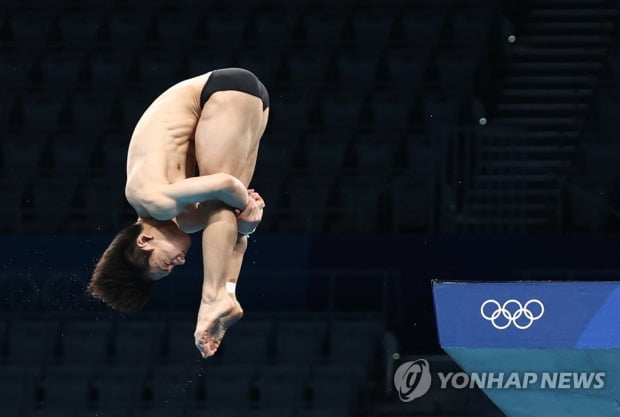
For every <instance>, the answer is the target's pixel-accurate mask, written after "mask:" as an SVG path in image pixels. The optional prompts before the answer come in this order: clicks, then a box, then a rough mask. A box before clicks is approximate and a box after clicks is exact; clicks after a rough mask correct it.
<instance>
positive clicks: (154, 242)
mask: <svg viewBox="0 0 620 417" xmlns="http://www.w3.org/2000/svg"><path fill="white" fill-rule="evenodd" d="M137 244H138V247H140V248H141V249H144V250H149V251H151V256H150V258H149V270H148V273H147V276H148V277H149V278H150V279H152V280H154V281H157V280H160V279H162V278H164V277H166V276H168V275H169V274H170V272H172V270H173V269H174V267H176V266H179V265H183V264H185V257H186V255H187V251H188V249H189V247H190V245H191V239H190V237H189V235H188V234H187V233H185V232H183V231H182V230H181V229H179V228H178V226H177V225H176V223H174V222H172V221H170V222H157V223H156V224H154V225H150V227H149V226H146V225H145V226H144V227H143V231H142V233H141V234H140V235H139V236H138V241H137Z"/></svg>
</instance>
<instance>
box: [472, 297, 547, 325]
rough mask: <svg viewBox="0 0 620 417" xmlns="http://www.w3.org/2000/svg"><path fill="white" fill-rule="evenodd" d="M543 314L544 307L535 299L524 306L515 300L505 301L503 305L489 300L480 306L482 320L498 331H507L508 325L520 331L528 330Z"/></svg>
mask: <svg viewBox="0 0 620 417" xmlns="http://www.w3.org/2000/svg"><path fill="white" fill-rule="evenodd" d="M488 306H493V308H494V310H492V311H490V310H491V309H490V308H488ZM530 307H533V309H531V308H530ZM543 314H545V305H544V304H543V303H542V301H540V300H537V299H535V298H534V299H531V300H529V301H528V302H526V303H525V305H523V304H521V302H519V301H518V300H515V299H510V300H507V301H506V302H504V304H500V303H499V301H497V300H492V299H489V300H486V301H485V302H484V303H482V305H481V306H480V315H481V316H482V318H483V319H485V320H488V321H490V322H491V324H492V325H493V327H495V328H496V329H498V330H504V329H507V328H508V327H510V325H514V326H515V327H516V328H517V329H520V330H525V329H529V328H530V327H531V326H532V324H533V323H534V322H535V321H536V320H538V319H539V318H541V317H542V316H543Z"/></svg>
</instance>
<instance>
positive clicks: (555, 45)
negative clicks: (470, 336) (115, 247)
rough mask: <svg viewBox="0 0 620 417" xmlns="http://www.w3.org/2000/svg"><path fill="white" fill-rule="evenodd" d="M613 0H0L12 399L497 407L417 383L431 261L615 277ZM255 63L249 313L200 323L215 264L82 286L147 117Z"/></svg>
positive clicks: (489, 412)
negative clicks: (260, 89)
mask: <svg viewBox="0 0 620 417" xmlns="http://www.w3.org/2000/svg"><path fill="white" fill-rule="evenodd" d="M619 14H620V4H619V3H618V1H616V0H563V1H560V0H521V1H519V0H514V1H508V0H506V1H502V0H383V1H380V2H379V1H371V0H332V1H326V0H315V1H310V0H308V1H297V2H293V1H286V0H265V1H252V0H232V1H220V2H215V1H212V0H205V1H195V0H176V1H175V0H129V1H120V0H118V1H117V0H102V1H85V2H82V1H77V0H49V1H45V0H23V1H21V0H3V1H2V4H1V5H0V88H1V93H0V138H1V140H0V190H1V191H0V193H1V194H0V195H1V198H2V204H1V205H0V232H1V233H2V235H1V236H0V249H1V253H2V255H0V415H1V416H7V417H31V416H37V417H57V416H62V417H67V416H69V417H78V416H103V417H105V416H120V417H134V416H135V417H149V416H151V417H157V416H172V417H175V416H177V417H193V416H223V417H226V416H234V417H246V416H252V417H263V416H269V417H278V416H283V417H341V416H343V417H344V416H386V417H388V416H394V417H396V416H405V415H406V416H420V417H439V416H488V417H493V416H500V415H501V414H500V413H499V411H497V409H496V408H495V407H494V406H493V405H492V404H490V403H489V401H488V400H486V397H484V395H483V394H482V393H481V392H478V391H474V390H462V391H446V390H441V391H439V390H438V391H437V392H435V391H433V390H432V391H431V392H430V393H429V394H428V395H427V396H426V397H424V398H422V399H418V400H416V401H415V402H413V403H408V404H404V403H402V402H400V401H399V400H398V396H397V395H395V394H394V392H393V391H394V388H393V383H392V377H393V374H394V369H395V368H396V367H397V366H398V365H399V364H400V363H402V362H404V361H407V360H411V359H412V358H419V357H424V358H427V359H428V360H429V361H430V362H431V367H432V368H433V370H457V369H458V368H457V367H456V365H454V363H452V362H451V361H450V360H449V359H448V358H447V357H446V356H445V355H443V354H442V351H441V349H440V347H439V344H438V341H437V334H436V331H435V322H434V311H433V302H432V297H431V282H432V280H436V279H437V280H475V281H485V280H489V281H503V280H616V279H618V278H620V273H619V271H620V257H619V256H618V249H619V248H618V246H619V239H618V238H619V237H620V235H619V232H620V182H619V180H620V168H619V164H618V160H619V157H620V141H619V140H618V137H617V133H616V132H617V128H618V126H620V118H619V117H618V114H617V111H618V110H619V109H620V50H619V49H618V36H619V35H618V24H617V23H618V18H619ZM230 66H237V67H244V68H247V69H249V70H251V71H253V72H254V73H255V74H257V75H258V77H259V78H260V79H261V80H262V81H263V83H264V84H265V85H266V86H267V88H268V90H269V92H270V95H271V119H270V121H269V125H268V128H267V131H266V133H265V135H264V137H263V140H262V143H261V149H260V153H259V160H258V165H257V170H256V174H255V178H254V180H253V184H252V185H253V187H254V188H256V189H257V190H258V191H259V192H260V193H261V194H262V195H263V196H264V198H265V200H266V202H267V210H266V212H265V218H264V221H263V224H262V225H261V226H260V228H259V230H258V232H257V233H256V234H255V235H253V236H252V239H251V241H250V247H249V249H248V253H247V255H246V258H245V263H244V268H243V271H242V273H241V277H240V283H239V286H238V297H239V299H240V301H241V303H242V305H243V306H244V308H245V311H246V317H245V318H244V319H243V320H242V321H241V322H240V323H238V324H236V325H235V326H234V327H233V328H232V329H231V330H230V332H229V334H228V335H227V337H226V339H225V340H224V344H223V346H222V349H221V351H220V352H219V353H218V354H217V356H216V357H215V358H212V359H209V360H208V361H203V360H201V359H199V357H198V354H197V352H195V348H194V346H193V326H194V325H195V315H196V312H197V307H198V302H199V294H200V285H201V280H202V264H201V259H200V257H201V256H200V239H199V236H195V241H194V245H193V248H192V249H191V251H190V253H189V257H188V263H187V264H186V266H184V267H183V268H177V270H175V272H174V274H173V276H171V277H170V278H168V279H166V280H164V281H162V282H161V283H158V284H157V285H156V286H155V287H156V289H155V291H154V294H153V297H152V299H151V301H150V302H149V304H148V305H147V307H146V309H145V312H142V313H139V314H135V315H129V316H127V315H122V314H116V313H114V312H112V311H110V310H109V309H107V308H106V307H105V306H102V305H100V304H99V303H97V302H94V301H93V300H91V299H89V298H88V297H87V296H86V294H85V291H84V289H85V285H86V284H87V282H88V279H89V277H90V273H91V272H92V268H93V265H94V263H95V262H96V260H97V259H98V257H99V256H100V254H101V253H102V251H103V249H104V248H105V247H106V246H107V244H108V243H109V242H110V240H111V239H112V237H113V235H114V234H115V233H116V232H117V231H118V230H119V229H120V228H121V227H123V226H125V225H127V224H129V223H131V222H133V221H134V220H135V218H136V215H135V213H134V212H133V210H132V209H131V207H130V206H129V205H128V204H127V202H126V201H125V198H124V182H125V161H126V152H127V145H128V141H129V138H130V136H131V132H132V130H133V127H134V125H135V123H136V121H137V120H138V118H139V117H140V116H141V114H142V112H143V111H144V109H145V108H146V107H147V106H148V105H149V104H150V103H151V102H152V101H153V99H154V98H155V97H156V96H157V95H159V94H160V93H161V92H162V91H163V90H164V89H166V88H167V87H169V86H170V85H171V84H173V83H175V82H178V81H180V80H182V79H184V78H188V77H191V76H196V75H199V74H202V73H204V72H207V71H210V70H212V69H216V68H222V67H230Z"/></svg>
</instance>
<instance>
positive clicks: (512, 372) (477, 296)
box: [433, 282, 620, 417]
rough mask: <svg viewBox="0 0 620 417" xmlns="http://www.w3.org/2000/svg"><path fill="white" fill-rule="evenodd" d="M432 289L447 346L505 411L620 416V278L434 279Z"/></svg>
mask: <svg viewBox="0 0 620 417" xmlns="http://www.w3.org/2000/svg"><path fill="white" fill-rule="evenodd" d="M433 294H434V300H435V308H436V315H437V326H438V331H439V338H440V343H441V346H442V348H443V349H444V350H445V351H446V352H447V353H448V354H449V355H450V356H451V357H452V358H453V359H454V360H455V361H456V362H457V363H458V364H459V366H460V367H461V368H462V369H463V370H464V371H465V372H466V373H467V374H468V375H469V376H470V377H472V378H473V376H476V377H477V378H478V379H479V378H481V377H482V378H483V384H482V386H477V388H480V389H482V390H483V391H484V392H485V393H486V395H487V396H488V397H489V398H490V399H491V400H492V401H493V402H494V403H495V404H496V405H497V406H498V407H499V408H500V409H501V410H502V411H503V412H504V413H505V414H506V415H507V416H508V417H526V416H527V417H538V416H540V417H586V416H587V417H612V416H620V324H619V323H620V320H619V316H620V283H618V282H504V283H492V282H485V283H481V282H434V284H433ZM489 300H491V301H489ZM531 300H535V301H531ZM485 317H486V318H485ZM489 375H492V376H493V378H494V379H492V381H493V382H489V381H491V379H488V376H489ZM484 377H486V378H487V379H486V383H485V382H484ZM511 377H514V379H512V380H511V379H510V378H511ZM527 378H530V380H529V383H525V384H524V381H528V379H527ZM543 380H545V382H543ZM485 384H486V385H485Z"/></svg>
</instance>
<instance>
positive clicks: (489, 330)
mask: <svg viewBox="0 0 620 417" xmlns="http://www.w3.org/2000/svg"><path fill="white" fill-rule="evenodd" d="M433 292H434V300H435V310H436V315H437V326H438V331H439V341H440V344H441V346H442V347H443V348H446V347H468V348H473V347H477V348H502V347H510V348H589V349H612V348H620V320H619V319H618V318H619V317H620V283H619V282H503V283H490V282H484V283H472V282H469V283H458V282H435V283H434V286H433ZM509 300H514V301H509ZM485 302H486V305H484V306H483V304H484V303H485ZM528 302H529V304H528ZM526 304H528V305H527V307H528V311H529V312H526V311H525V310H521V313H519V309H520V308H522V307H525V306H526ZM541 306H542V307H541ZM499 307H505V308H506V314H503V313H504V312H503V311H501V310H499ZM481 308H482V310H484V311H481ZM543 309H544V311H542V310H543ZM483 313H484V314H483ZM541 313H542V314H541ZM493 314H495V315H496V316H497V317H496V318H495V320H494V322H493V321H492V320H490V319H488V318H487V319H485V318H484V316H486V317H490V318H492V316H493ZM515 315H516V316H518V317H516V319H514V316H515ZM528 315H529V316H531V318H534V319H535V320H533V321H531V320H530V317H528ZM538 315H540V317H537V316H538ZM509 321H510V323H509ZM530 323H531V324H530ZM494 324H495V326H494Z"/></svg>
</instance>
